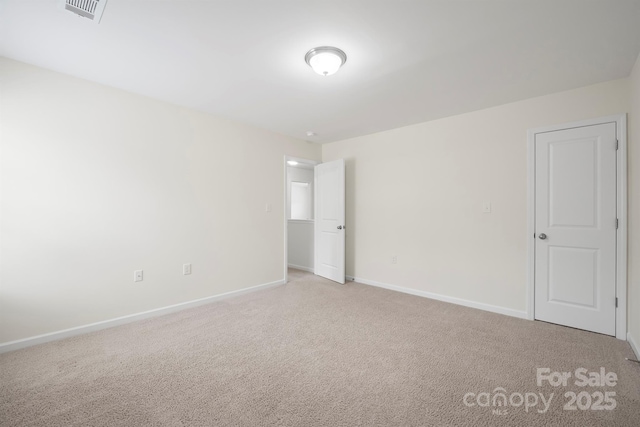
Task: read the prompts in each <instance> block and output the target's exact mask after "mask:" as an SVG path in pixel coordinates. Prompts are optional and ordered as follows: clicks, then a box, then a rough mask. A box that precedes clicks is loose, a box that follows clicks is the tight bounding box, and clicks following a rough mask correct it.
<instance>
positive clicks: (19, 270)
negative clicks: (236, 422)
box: [0, 59, 320, 343]
mask: <svg viewBox="0 0 640 427" xmlns="http://www.w3.org/2000/svg"><path fill="white" fill-rule="evenodd" d="M0 99H1V110H0V125H1V129H2V139H1V143H2V147H1V148H2V163H1V177H2V187H1V195H2V211H1V212H2V218H1V228H0V233H1V250H2V253H1V262H2V264H1V266H0V267H1V276H0V277H1V284H0V343H2V342H7V341H12V340H17V339H22V338H26V337H31V336H34V335H38V334H44V333H48V332H53V331H58V330H61V329H65V328H71V327H76V326H80V325H85V324H88V323H91V322H97V321H102V320H107V319H111V318H115V317H118V316H124V315H128V314H133V313H138V312H142V311H145V310H150V309H154V308H159V307H164V306H168V305H172V304H177V303H180V302H184V301H190V300H194V299H198V298H203V297H207V296H212V295H217V294H221V293H224V292H228V291H233V290H237V289H241V288H245V287H249V286H254V285H259V284H264V283H268V282H272V281H278V280H281V279H283V265H284V241H283V236H284V229H283V226H284V225H283V224H284V217H283V215H284V182H283V180H284V163H283V162H284V155H285V154H287V155H290V156H296V157H302V158H309V159H317V160H319V158H320V147H319V146H317V145H312V144H307V143H305V142H302V141H300V140H296V139H292V138H289V137H284V136H281V135H277V134H274V133H270V132H267V131H263V130H258V129H254V128H250V127H246V126H241V125H238V124H234V123H231V122H228V121H224V120H220V119H217V118H214V117H212V116H211V115H208V114H203V113H200V112H196V111H193V110H188V109H185V108H180V107H177V106H173V105H170V104H166V103H163V102H158V101H154V100H151V99H148V98H144V97H141V96H137V95H132V94H129V93H126V92H123V91H119V90H115V89H111V88H108V87H105V86H101V85H97V84H93V83H90V82H87V81H84V80H80V79H76V78H73V77H69V76H64V75H61V74H58V73H54V72H50V71H46V70H43V69H41V68H36V67H32V66H28V65H25V64H22V63H18V62H14V61H11V60H7V59H0ZM267 203H270V204H271V205H272V211H271V212H269V213H267V212H266V211H265V205H266V204H267ZM183 263H192V264H193V274H192V275H191V276H183V275H182V264H183ZM136 269H143V270H144V281H143V282H141V283H134V282H133V271H134V270H136Z"/></svg>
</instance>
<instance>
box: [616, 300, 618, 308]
mask: <svg viewBox="0 0 640 427" xmlns="http://www.w3.org/2000/svg"><path fill="white" fill-rule="evenodd" d="M616 308H618V297H616Z"/></svg>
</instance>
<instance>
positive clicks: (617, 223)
mask: <svg viewBox="0 0 640 427" xmlns="http://www.w3.org/2000/svg"><path fill="white" fill-rule="evenodd" d="M617 229H618V218H616V230H617Z"/></svg>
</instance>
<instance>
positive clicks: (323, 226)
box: [315, 159, 345, 284]
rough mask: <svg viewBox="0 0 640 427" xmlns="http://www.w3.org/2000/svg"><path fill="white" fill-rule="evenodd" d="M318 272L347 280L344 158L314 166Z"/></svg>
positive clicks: (338, 280)
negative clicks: (345, 264)
mask: <svg viewBox="0 0 640 427" xmlns="http://www.w3.org/2000/svg"><path fill="white" fill-rule="evenodd" d="M315 186H316V188H315V190H316V192H315V224H316V227H315V274H317V275H318V276H323V277H326V278H327V279H331V280H333V281H335V282H338V283H342V284H344V263H345V261H344V240H345V224H344V160H343V159H339V160H334V161H333V162H328V163H322V164H319V165H317V166H316V167H315Z"/></svg>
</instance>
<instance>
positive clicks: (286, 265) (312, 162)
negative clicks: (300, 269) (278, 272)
mask: <svg viewBox="0 0 640 427" xmlns="http://www.w3.org/2000/svg"><path fill="white" fill-rule="evenodd" d="M289 160H294V161H296V162H298V163H307V164H310V165H314V166H315V165H319V164H320V163H322V162H320V161H318V160H311V159H303V158H301V157H293V156H287V155H285V156H284V161H283V165H284V209H283V212H284V273H283V275H284V283H285V284H286V283H287V282H288V281H289V220H288V218H287V178H288V177H289V172H288V171H287V166H289V165H288V164H287V162H288V161H289ZM313 191H314V194H315V185H314V190H313ZM314 221H315V218H314ZM314 229H315V226H314ZM314 238H315V236H314ZM314 261H315V257H314ZM314 268H315V266H314Z"/></svg>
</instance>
